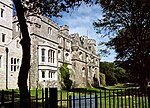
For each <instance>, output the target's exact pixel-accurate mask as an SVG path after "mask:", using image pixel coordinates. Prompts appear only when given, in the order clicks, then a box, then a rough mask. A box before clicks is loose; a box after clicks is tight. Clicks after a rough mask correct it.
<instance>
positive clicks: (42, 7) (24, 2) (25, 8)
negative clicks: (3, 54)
mask: <svg viewBox="0 0 150 108" xmlns="http://www.w3.org/2000/svg"><path fill="white" fill-rule="evenodd" d="M12 1H13V3H14V6H15V9H16V12H17V16H18V21H19V24H20V30H21V32H22V40H21V42H20V43H21V46H22V52H23V57H22V64H21V67H20V71H19V76H18V86H19V90H20V99H21V107H25V108H26V107H28V100H29V92H28V88H27V78H28V71H29V69H30V44H31V43H30V36H29V32H28V28H27V24H26V17H27V15H28V13H32V14H33V15H34V14H42V15H46V16H48V17H52V16H61V15H60V14H59V13H60V12H62V11H66V12H69V9H73V8H74V7H79V6H80V5H81V4H82V3H83V2H84V3H86V4H90V3H92V0H73V1H72V0H12Z"/></svg>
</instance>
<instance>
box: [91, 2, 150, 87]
mask: <svg viewBox="0 0 150 108" xmlns="http://www.w3.org/2000/svg"><path fill="white" fill-rule="evenodd" d="M100 4H101V7H102V8H103V18H102V19H98V21H96V22H94V27H95V28H96V29H97V33H101V32H103V31H105V34H104V35H105V36H109V37H110V40H109V41H108V42H106V43H104V44H105V45H106V46H107V47H109V48H113V49H114V50H115V51H116V53H117V56H116V59H117V60H119V61H123V62H126V63H127V64H128V68H130V69H131V70H132V72H133V73H136V76H137V78H138V79H139V84H140V86H146V84H147V82H148V80H149V79H150V78H149V76H150V73H149V70H150V11H149V10H150V1H149V0H100Z"/></svg>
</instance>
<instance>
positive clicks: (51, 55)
mask: <svg viewBox="0 0 150 108" xmlns="http://www.w3.org/2000/svg"><path fill="white" fill-rule="evenodd" d="M54 60H55V51H54V50H51V49H50V50H49V51H48V62H50V63H54Z"/></svg>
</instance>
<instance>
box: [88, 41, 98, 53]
mask: <svg viewBox="0 0 150 108" xmlns="http://www.w3.org/2000/svg"><path fill="white" fill-rule="evenodd" d="M88 43H89V45H88V49H89V51H91V52H92V53H94V54H95V53H96V41H95V40H94V39H88Z"/></svg>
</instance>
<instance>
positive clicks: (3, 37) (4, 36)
mask: <svg viewBox="0 0 150 108" xmlns="http://www.w3.org/2000/svg"><path fill="white" fill-rule="evenodd" d="M5 38H6V34H5V33H2V42H3V43H4V42H5Z"/></svg>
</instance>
